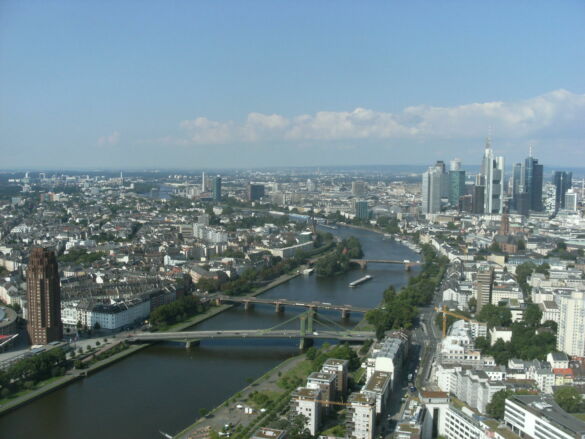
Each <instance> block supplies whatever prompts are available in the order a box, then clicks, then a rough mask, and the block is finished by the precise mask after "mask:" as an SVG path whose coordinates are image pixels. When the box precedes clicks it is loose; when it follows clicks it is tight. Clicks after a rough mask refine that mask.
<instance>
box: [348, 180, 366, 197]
mask: <svg viewBox="0 0 585 439" xmlns="http://www.w3.org/2000/svg"><path fill="white" fill-rule="evenodd" d="M367 189H368V187H367V186H366V182H365V181H352V182H351V193H352V195H353V196H354V197H364V196H365V195H366V192H367Z"/></svg>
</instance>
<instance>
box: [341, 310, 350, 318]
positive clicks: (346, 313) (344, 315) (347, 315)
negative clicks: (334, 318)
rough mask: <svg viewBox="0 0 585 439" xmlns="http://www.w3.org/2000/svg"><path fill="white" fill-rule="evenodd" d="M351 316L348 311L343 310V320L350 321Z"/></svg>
mask: <svg viewBox="0 0 585 439" xmlns="http://www.w3.org/2000/svg"><path fill="white" fill-rule="evenodd" d="M349 315H350V312H349V310H348V309H342V310H341V318H342V319H344V320H345V319H349Z"/></svg>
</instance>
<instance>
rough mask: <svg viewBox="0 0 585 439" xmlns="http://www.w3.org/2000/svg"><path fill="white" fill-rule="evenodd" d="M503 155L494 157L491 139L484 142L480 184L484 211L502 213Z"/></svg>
mask: <svg viewBox="0 0 585 439" xmlns="http://www.w3.org/2000/svg"><path fill="white" fill-rule="evenodd" d="M503 179H504V157H501V156H499V157H494V152H493V150H492V145H491V140H490V138H488V139H487V140H486V143H485V150H484V154H483V161H482V165H481V184H482V185H484V187H485V194H484V200H483V202H484V213H487V214H489V213H502V212H503V209H504V203H503V192H504V188H503V182H504V180H503Z"/></svg>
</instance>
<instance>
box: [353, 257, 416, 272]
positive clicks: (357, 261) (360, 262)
mask: <svg viewBox="0 0 585 439" xmlns="http://www.w3.org/2000/svg"><path fill="white" fill-rule="evenodd" d="M349 261H350V262H353V263H355V264H358V265H359V266H360V268H361V269H362V270H364V269H365V268H367V266H368V264H396V265H404V269H405V270H407V271H409V270H410V269H411V268H412V267H416V266H418V265H420V261H409V260H408V259H404V260H403V261H399V260H395V259H350V260H349Z"/></svg>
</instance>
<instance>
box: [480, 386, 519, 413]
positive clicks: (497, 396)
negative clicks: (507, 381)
mask: <svg viewBox="0 0 585 439" xmlns="http://www.w3.org/2000/svg"><path fill="white" fill-rule="evenodd" d="M513 394H514V392H512V391H511V390H500V391H499V392H496V393H494V396H493V397H492V400H491V402H490V403H489V404H488V405H487V407H486V411H487V414H488V415H490V416H491V417H492V418H496V419H504V410H505V408H506V399H508V398H510V397H511V396H512V395H513Z"/></svg>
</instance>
